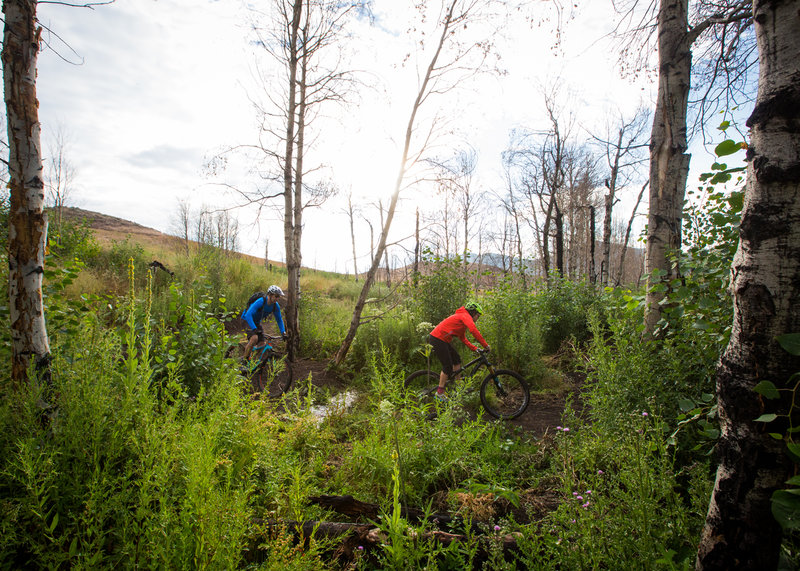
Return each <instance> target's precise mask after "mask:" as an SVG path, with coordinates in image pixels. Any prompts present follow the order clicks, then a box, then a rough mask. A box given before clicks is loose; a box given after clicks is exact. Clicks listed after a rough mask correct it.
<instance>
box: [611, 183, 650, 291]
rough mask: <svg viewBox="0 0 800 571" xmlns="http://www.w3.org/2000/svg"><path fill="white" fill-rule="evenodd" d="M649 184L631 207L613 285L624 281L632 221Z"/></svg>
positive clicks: (643, 188) (645, 185) (640, 192)
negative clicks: (615, 279) (615, 280)
mask: <svg viewBox="0 0 800 571" xmlns="http://www.w3.org/2000/svg"><path fill="white" fill-rule="evenodd" d="M649 184H650V183H649V182H646V183H645V184H644V185H643V186H642V189H641V190H640V191H639V197H638V198H637V199H636V204H634V205H633V211H632V212H631V217H630V218H629V219H628V226H627V228H625V237H624V238H623V239H622V251H621V252H620V254H619V269H618V271H617V283H616V284H615V285H621V284H622V281H623V280H624V279H625V254H626V253H627V251H628V242H630V239H631V229H632V228H633V221H634V219H635V218H636V211H637V210H638V209H639V204H640V203H641V202H642V196H644V191H645V190H646V189H647V186H648V185H649Z"/></svg>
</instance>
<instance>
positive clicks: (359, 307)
mask: <svg viewBox="0 0 800 571" xmlns="http://www.w3.org/2000/svg"><path fill="white" fill-rule="evenodd" d="M457 1H458V0H451V2H450V5H449V7H448V9H447V13H446V14H445V18H444V22H443V26H442V34H441V36H440V37H439V43H438V45H437V47H436V51H435V52H434V54H433V57H432V58H431V61H430V63H429V64H428V68H427V70H426V71H425V76H424V78H423V80H422V85H421V86H420V89H419V91H418V92H417V97H416V99H415V101H414V105H413V106H412V107H411V115H410V117H409V119H408V124H407V125H406V134H405V140H404V143H403V153H402V155H401V157H400V166H399V168H398V171H397V178H396V180H395V185H394V191H393V192H392V197H391V199H390V202H389V210H388V212H387V214H386V221H385V223H384V225H383V228H382V229H381V233H380V237H379V239H378V249H377V250H376V252H375V254H374V256H373V258H372V265H371V266H370V268H369V271H367V275H366V276H365V278H364V285H363V286H362V287H361V293H360V294H359V296H358V300H357V301H356V305H355V308H354V309H353V317H352V319H351V320H350V327H349V329H348V331H347V334H346V335H345V338H344V340H343V341H342V344H341V346H340V347H339V349H338V350H337V351H336V355H334V357H333V363H334V364H335V365H341V364H342V363H343V362H344V359H345V357H347V353H348V351H350V346H351V345H352V344H353V340H354V339H355V337H356V332H357V331H358V327H359V325H360V324H361V313H362V312H363V311H364V306H365V305H366V303H367V297H368V295H369V291H370V289H371V288H372V284H373V282H374V281H375V274H376V273H377V271H378V265H379V264H380V260H381V257H382V255H383V252H384V250H385V249H386V240H387V237H388V234H389V229H390V228H391V224H392V219H393V218H394V212H395V209H396V208H397V200H398V199H399V198H400V189H401V188H402V186H403V180H404V179H405V176H406V170H407V169H408V152H409V148H410V146H411V136H412V134H413V133H414V125H415V123H416V118H417V112H418V111H419V108H420V106H421V105H422V102H423V100H424V99H425V96H426V95H427V89H428V83H429V82H430V80H431V75H432V74H433V72H434V70H435V69H436V63H437V61H438V59H439V55H440V54H441V51H442V47H443V46H444V42H445V40H446V39H447V37H448V35H450V33H451V30H450V24H451V20H452V18H453V9H454V7H455V5H456V3H457Z"/></svg>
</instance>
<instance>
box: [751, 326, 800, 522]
mask: <svg viewBox="0 0 800 571" xmlns="http://www.w3.org/2000/svg"><path fill="white" fill-rule="evenodd" d="M777 341H778V343H779V344H780V346H781V347H782V348H783V350H784V351H786V352H787V353H789V354H790V355H792V356H794V357H800V333H787V334H785V335H781V336H779V337H778V338H777ZM786 384H787V386H786V387H785V388H778V387H777V386H775V383H773V382H772V381H761V382H760V383H758V385H756V387H755V388H754V389H753V390H754V391H755V392H757V393H758V394H760V395H761V396H762V397H763V398H765V399H768V400H779V399H783V400H784V401H785V402H787V403H788V406H786V407H785V408H786V410H787V412H786V413H784V414H776V413H768V414H762V415H761V416H760V417H758V418H756V419H755V421H756V422H762V423H764V425H765V426H766V427H767V428H766V429H767V430H768V431H770V432H769V435H770V436H771V437H772V438H775V439H776V440H783V441H784V442H785V443H786V453H787V454H788V456H789V458H791V459H792V461H793V462H794V463H795V464H796V465H800V443H797V442H796V441H795V435H796V434H797V433H798V432H800V426H795V421H796V415H794V414H792V411H793V410H794V408H795V407H796V406H797V397H798V389H800V371H798V372H796V373H794V374H793V375H792V376H791V377H790V378H789V380H788V382H787V383H786ZM779 419H781V420H782V421H784V422H785V423H786V425H785V428H784V429H783V430H782V431H781V432H776V429H775V428H772V427H774V426H780V425H776V424H773V423H775V421H777V420H779ZM786 484H787V485H788V486H789V487H788V488H786V489H782V490H776V491H775V492H773V494H772V515H773V516H775V519H776V520H777V521H778V523H780V524H781V527H782V528H783V529H784V530H786V531H793V532H795V533H796V532H797V531H798V530H800V476H792V477H791V478H790V479H789V480H788V481H787V482H786Z"/></svg>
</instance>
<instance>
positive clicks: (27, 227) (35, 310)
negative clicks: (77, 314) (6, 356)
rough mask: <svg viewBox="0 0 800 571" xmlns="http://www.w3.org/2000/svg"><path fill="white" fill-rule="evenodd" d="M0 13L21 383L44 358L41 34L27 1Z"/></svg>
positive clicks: (16, 366) (12, 299) (10, 3)
mask: <svg viewBox="0 0 800 571" xmlns="http://www.w3.org/2000/svg"><path fill="white" fill-rule="evenodd" d="M3 14H4V19H5V31H4V34H3V53H2V60H3V81H4V88H5V104H6V115H7V122H8V143H9V176H10V183H9V185H10V190H11V192H10V195H11V196H10V198H11V204H10V206H11V208H10V213H9V229H8V242H9V252H8V265H9V277H8V282H9V283H8V289H9V310H10V317H11V339H12V341H11V342H12V352H13V363H12V377H13V379H14V380H15V382H17V383H22V382H24V381H25V380H26V378H27V369H28V366H29V364H30V359H31V357H36V358H38V360H37V363H41V362H42V361H41V360H42V359H44V358H46V357H47V356H48V355H49V353H50V343H49V340H48V337H47V327H46V325H45V318H44V306H43V302H42V278H43V272H44V253H45V246H46V244H47V215H46V213H45V212H44V200H45V193H44V177H43V169H42V157H41V145H40V125H39V110H38V107H39V104H38V101H37V99H36V61H37V56H38V53H39V34H40V32H41V30H40V29H37V28H36V27H35V23H36V2H35V1H33V0H5V1H4V2H3Z"/></svg>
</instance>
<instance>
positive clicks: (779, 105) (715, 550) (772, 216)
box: [697, 0, 800, 570]
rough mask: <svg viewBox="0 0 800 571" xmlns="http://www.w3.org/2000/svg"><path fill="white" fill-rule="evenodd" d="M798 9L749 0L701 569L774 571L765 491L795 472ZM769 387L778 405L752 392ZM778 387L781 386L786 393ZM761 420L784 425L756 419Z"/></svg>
mask: <svg viewBox="0 0 800 571" xmlns="http://www.w3.org/2000/svg"><path fill="white" fill-rule="evenodd" d="M797 7H798V5H797V2H793V1H790V0H755V1H754V2H753V15H754V19H755V25H756V35H757V39H758V49H759V66H760V68H759V73H760V75H759V85H758V97H757V99H756V106H755V109H754V110H753V113H752V114H751V115H750V118H749V119H748V122H747V124H748V126H749V127H750V129H751V143H750V148H749V150H748V168H747V184H746V188H745V200H744V208H743V211H742V223H741V230H740V242H739V247H738V250H737V252H736V255H735V257H734V260H733V264H732V285H731V289H732V291H733V294H734V317H733V329H732V333H731V339H730V342H729V344H728V347H727V349H726V350H725V352H724V354H723V355H722V358H721V360H720V365H719V369H718V372H717V398H718V403H719V413H720V421H721V428H722V434H721V438H720V441H719V444H718V450H719V454H720V465H719V468H718V470H717V478H716V482H715V486H714V492H713V495H712V498H711V503H710V505H709V510H708V515H707V518H706V525H705V528H704V530H703V534H702V538H701V542H700V546H699V551H698V557H697V569H703V570H710V569H734V568H735V569H775V568H776V566H777V562H778V556H779V549H780V544H781V538H782V532H781V528H780V526H779V524H778V523H777V522H776V520H775V519H774V518H773V516H772V513H771V505H770V498H771V495H772V493H773V492H774V491H775V490H777V489H780V488H783V487H784V485H785V484H784V483H785V481H786V480H787V479H788V478H789V476H790V475H791V473H792V470H793V463H792V462H791V460H790V458H789V457H788V456H787V454H786V448H785V443H784V442H783V441H781V440H775V439H773V438H772V437H770V436H769V434H768V433H779V434H781V433H785V431H786V429H787V426H788V422H786V421H787V420H789V415H792V418H791V422H792V423H793V425H794V426H795V427H796V426H798V425H800V418H798V413H797V411H796V407H792V402H791V401H792V400H793V398H796V397H795V395H794V394H793V392H792V391H791V390H790V389H793V388H794V387H793V385H794V381H791V380H790V379H791V376H792V375H793V374H794V373H797V372H798V371H800V358H798V357H792V356H791V355H789V354H788V353H787V352H786V351H784V350H783V349H782V348H781V347H780V346H779V345H778V343H777V341H776V340H775V339H776V337H777V336H779V335H782V334H787V333H798V332H800V310H798V308H800V129H798V125H800V42H798V41H797V39H798V38H800V14H798V11H797ZM762 380H768V381H770V382H772V383H773V384H775V385H776V386H777V388H778V389H779V390H780V392H781V395H782V398H780V399H765V398H762V397H761V396H760V395H759V394H758V393H756V392H755V391H754V390H753V388H754V387H755V386H756V385H757V384H758V383H759V382H760V381H762ZM781 389H784V390H781ZM765 413H773V414H777V415H779V420H777V421H775V422H772V423H769V425H765V423H763V422H754V420H755V419H756V418H758V417H759V416H761V415H762V414H765Z"/></svg>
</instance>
